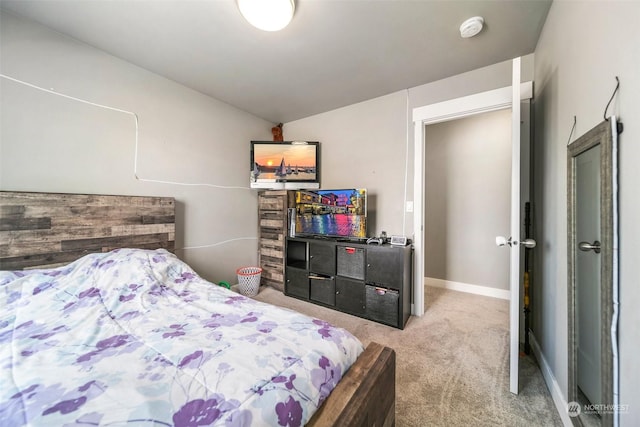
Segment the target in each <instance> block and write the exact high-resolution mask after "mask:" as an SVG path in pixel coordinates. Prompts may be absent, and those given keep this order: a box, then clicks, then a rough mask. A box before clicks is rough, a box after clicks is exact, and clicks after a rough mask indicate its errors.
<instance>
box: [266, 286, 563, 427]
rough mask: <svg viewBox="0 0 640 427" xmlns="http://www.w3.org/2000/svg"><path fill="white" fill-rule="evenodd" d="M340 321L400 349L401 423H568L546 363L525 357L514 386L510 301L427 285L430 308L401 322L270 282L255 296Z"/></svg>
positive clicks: (398, 416) (366, 337) (360, 335)
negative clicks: (320, 302)
mask: <svg viewBox="0 0 640 427" xmlns="http://www.w3.org/2000/svg"><path fill="white" fill-rule="evenodd" d="M255 299H257V300H260V301H265V302H268V303H271V304H274V305H278V306H282V307H286V308H291V309H293V310H296V311H299V312H302V313H305V314H307V315H309V316H313V317H317V318H320V319H323V320H326V321H328V322H330V323H332V324H334V325H336V326H341V327H343V328H345V329H347V330H349V331H350V332H351V333H353V334H354V335H355V336H357V337H358V338H359V339H360V340H361V341H362V343H363V344H364V345H365V346H366V345H367V344H368V343H369V342H370V341H376V342H379V343H381V344H384V345H386V346H389V347H392V348H393V349H394V350H395V351H396V363H397V367H396V393H397V398H396V425H397V426H399V427H403V426H447V427H448V426H496V425H498V426H527V427H531V426H562V421H561V420H560V417H559V415H558V413H557V411H556V409H555V406H554V404H553V401H552V399H551V396H550V394H549V391H548V390H547V387H546V385H545V383H544V380H543V378H542V374H541V373H540V369H539V368H538V366H537V365H536V362H535V361H534V360H533V359H532V358H531V357H524V356H523V357H521V358H520V394H519V395H518V396H515V395H513V394H511V393H510V392H509V352H508V342H509V303H508V301H505V300H500V299H496V298H490V297H484V296H479V295H472V294H466V293H462V292H456V291H449V290H445V289H439V288H430V287H427V288H426V291H425V301H426V313H425V315H424V316H423V317H422V318H418V317H411V318H410V319H409V323H408V324H407V326H406V328H405V329H404V330H402V331H401V330H398V329H395V328H391V327H388V326H384V325H380V324H378V323H375V322H371V321H368V320H364V319H361V318H359V317H355V316H351V315H348V314H344V313H340V312H337V311H335V310H331V309H327V308H324V307H320V306H317V305H314V304H310V303H307V302H304V301H300V300H297V299H294V298H290V297H286V296H284V294H282V293H281V292H279V291H277V290H275V289H272V288H264V287H263V288H261V291H260V293H259V294H258V295H257V296H256V297H255Z"/></svg>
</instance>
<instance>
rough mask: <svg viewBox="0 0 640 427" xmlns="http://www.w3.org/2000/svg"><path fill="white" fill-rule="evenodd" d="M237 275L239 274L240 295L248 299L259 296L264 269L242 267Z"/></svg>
mask: <svg viewBox="0 0 640 427" xmlns="http://www.w3.org/2000/svg"><path fill="white" fill-rule="evenodd" d="M236 273H237V274H238V290H239V291H240V293H241V294H242V295H244V296H246V297H252V296H255V295H258V290H259V289H260V275H261V274H262V268H260V267H241V268H239V269H238V270H237V271H236Z"/></svg>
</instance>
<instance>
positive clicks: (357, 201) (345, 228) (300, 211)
mask: <svg viewBox="0 0 640 427" xmlns="http://www.w3.org/2000/svg"><path fill="white" fill-rule="evenodd" d="M296 236H321V237H335V238H345V239H350V240H361V239H366V238H367V190H366V189H364V188H349V189H342V190H314V191H303V190H301V191H296Z"/></svg>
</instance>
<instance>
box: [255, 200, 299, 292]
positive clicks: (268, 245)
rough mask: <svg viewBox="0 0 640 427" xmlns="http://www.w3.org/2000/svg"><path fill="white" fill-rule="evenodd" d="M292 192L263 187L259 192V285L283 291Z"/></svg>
mask: <svg viewBox="0 0 640 427" xmlns="http://www.w3.org/2000/svg"><path fill="white" fill-rule="evenodd" d="M293 197H294V192H293V191H286V190H265V191H261V192H260V193H258V228H259V234H260V236H259V237H260V239H259V243H258V246H259V252H258V257H259V264H260V267H262V275H261V277H260V284H261V285H268V286H271V287H273V288H275V289H278V290H280V291H283V290H284V263H285V238H286V235H287V207H289V206H293V203H292V199H293Z"/></svg>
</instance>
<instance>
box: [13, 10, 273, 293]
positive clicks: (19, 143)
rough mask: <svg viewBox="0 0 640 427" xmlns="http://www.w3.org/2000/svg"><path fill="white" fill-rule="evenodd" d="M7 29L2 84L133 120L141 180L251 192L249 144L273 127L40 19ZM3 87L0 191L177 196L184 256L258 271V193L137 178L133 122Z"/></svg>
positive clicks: (201, 267)
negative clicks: (47, 25) (55, 29)
mask: <svg viewBox="0 0 640 427" xmlns="http://www.w3.org/2000/svg"><path fill="white" fill-rule="evenodd" d="M1 20H2V21H1V25H0V27H1V37H0V43H1V44H0V49H1V50H0V52H1V59H2V60H1V67H2V68H1V70H2V73H3V74H4V75H7V76H11V77H13V78H16V79H19V80H22V81H25V82H28V83H31V84H34V85H37V86H40V87H43V88H46V89H53V90H54V91H56V92H58V93H63V94H66V95H69V96H73V97H76V98H81V99H84V100H89V101H91V102H93V103H97V104H102V105H107V106H112V107H116V108H119V109H122V110H126V111H130V112H134V113H135V114H137V116H138V118H139V141H138V145H139V146H138V162H137V168H138V175H139V177H141V178H151V179H156V180H162V181H173V182H179V183H200V184H213V185H223V186H241V187H247V186H248V163H249V141H250V140H251V139H265V138H270V137H271V133H270V128H271V126H272V124H270V123H268V122H265V121H263V120H261V119H258V118H256V117H254V116H251V115H249V114H246V113H244V112H242V111H239V110H237V109H235V108H232V107H230V106H228V105H226V104H224V103H222V102H219V101H217V100H215V99H212V98H210V97H207V96H204V95H202V94H199V93H197V92H194V91H192V90H190V89H187V88H185V87H184V86H181V85H178V84H176V83H174V82H172V81H170V80H167V79H165V78H162V77H160V76H158V75H155V74H152V73H150V72H148V71H146V70H144V69H141V68H139V67H136V66H133V65H131V64H129V63H127V62H124V61H121V60H119V59H118V58H115V57H113V56H111V55H108V54H106V53H104V52H102V51H99V50H96V49H94V48H92V47H90V46H88V45H86V44H82V43H79V42H77V41H76V40H73V39H71V38H68V37H65V36H62V35H60V34H59V33H56V32H53V31H51V30H49V29H47V28H45V27H43V26H40V25H38V24H35V23H33V22H30V21H25V20H23V19H21V18H18V17H15V16H12V15H10V14H8V13H6V12H4V11H3V12H2V16H1ZM0 85H1V86H0V90H1V91H2V97H1V103H2V104H1V105H0V107H1V108H2V115H1V123H0V128H1V131H0V132H1V133H0V154H1V158H0V189H2V190H22V191H45V192H77V193H103V194H126V195H162V196H173V197H175V198H176V200H177V233H176V234H177V236H176V238H177V241H176V246H177V248H178V249H179V250H178V251H177V254H178V255H179V256H180V257H181V258H183V259H185V260H186V261H187V262H189V263H190V264H191V265H192V266H193V267H194V268H195V269H196V270H197V271H198V272H199V273H200V274H202V275H203V276H204V277H206V278H207V279H210V280H213V281H219V280H235V269H236V268H237V267H240V266H242V265H246V264H255V263H256V262H257V240H256V239H255V238H256V236H257V214H256V193H255V192H253V191H251V190H248V189H221V188H215V187H213V186H208V185H206V186H203V185H198V186H184V185H175V184H162V183H150V182H143V181H140V180H137V179H136V178H135V177H134V173H133V172H134V153H135V145H136V144H135V143H136V141H135V133H136V132H135V131H136V129H135V121H134V119H133V116H132V115H130V114H126V113H122V112H117V111H112V110H107V109H104V108H100V107H96V106H93V105H89V104H86V103H82V102H79V101H76V100H71V99H68V98H63V97H61V96H58V95H55V94H51V93H46V92H43V91H40V90H36V89H34V88H31V87H28V86H25V85H23V84H19V83H16V82H13V81H11V80H8V79H6V78H0ZM244 237H248V239H242V240H236V241H233V242H229V243H225V244H221V245H217V246H212V247H205V248H199V249H180V248H184V247H194V246H207V245H215V244H217V243H220V242H223V241H226V240H230V239H238V238H244Z"/></svg>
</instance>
